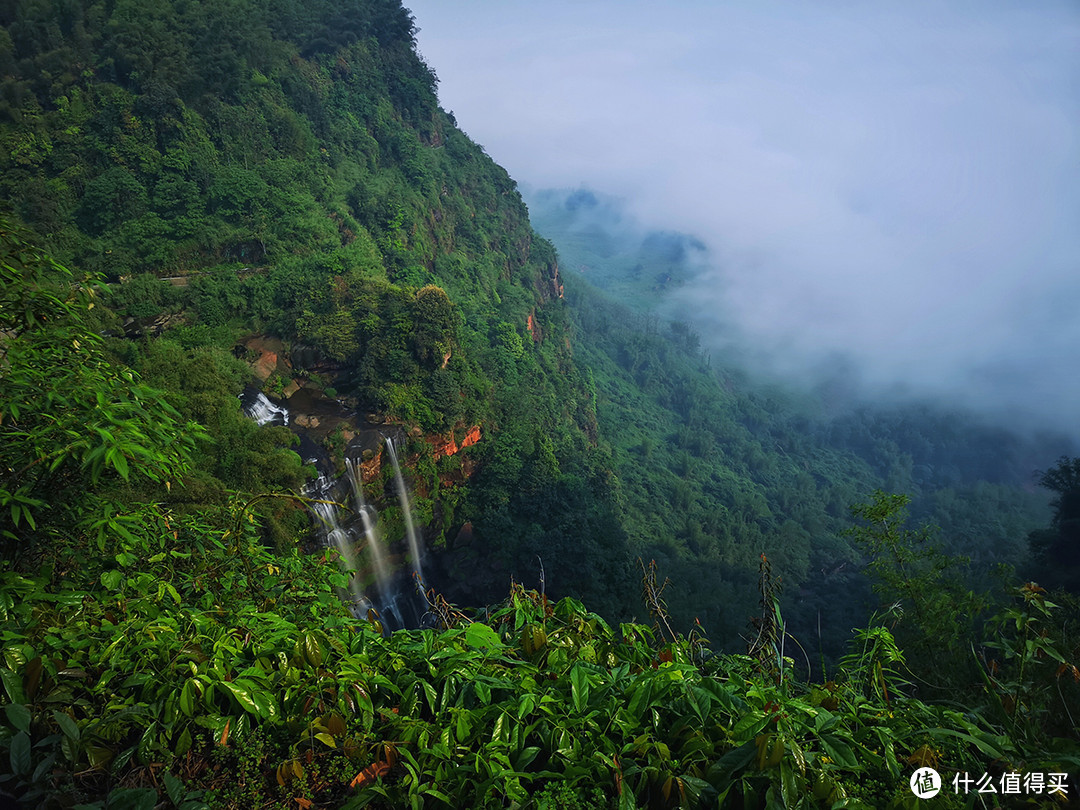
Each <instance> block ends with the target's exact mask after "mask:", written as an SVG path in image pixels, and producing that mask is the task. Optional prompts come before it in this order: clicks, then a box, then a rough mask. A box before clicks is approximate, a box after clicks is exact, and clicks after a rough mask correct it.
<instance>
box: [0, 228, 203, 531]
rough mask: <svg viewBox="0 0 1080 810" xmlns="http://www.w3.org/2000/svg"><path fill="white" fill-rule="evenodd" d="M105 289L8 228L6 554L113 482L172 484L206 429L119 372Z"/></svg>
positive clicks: (2, 506)
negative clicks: (108, 338) (99, 322)
mask: <svg viewBox="0 0 1080 810" xmlns="http://www.w3.org/2000/svg"><path fill="white" fill-rule="evenodd" d="M98 289H99V282H98V280H97V279H95V278H83V279H80V280H79V281H77V282H76V281H75V280H74V278H73V276H72V273H71V271H69V270H68V269H67V268H65V267H63V266H61V265H60V264H58V263H56V262H55V261H53V260H52V259H51V258H50V257H48V256H47V255H45V254H44V253H43V252H42V251H41V250H40V249H38V248H37V247H35V246H34V245H33V244H32V243H31V242H30V240H29V239H28V238H27V236H26V235H25V234H23V233H20V232H19V231H18V230H16V229H15V228H13V227H12V226H10V225H9V224H8V223H6V222H3V221H0V542H2V544H3V546H4V547H6V549H5V550H11V547H12V546H14V545H18V546H19V547H23V546H24V545H25V544H26V543H27V542H29V541H30V540H32V539H33V538H34V537H35V536H40V532H41V531H42V530H43V529H44V527H43V526H42V525H39V524H41V523H42V522H43V520H44V521H45V522H47V523H49V522H56V521H59V520H63V519H65V518H77V517H78V516H79V514H80V512H81V510H82V508H83V507H84V506H85V505H86V502H87V498H88V497H89V495H90V494H91V493H92V491H93V490H94V489H95V488H99V487H101V486H103V485H104V484H106V483H107V482H108V481H109V480H118V479H121V480H123V481H128V482H135V481H140V480H141V481H144V482H146V481H153V482H171V481H172V480H175V479H176V478H177V477H178V476H181V475H183V473H184V472H185V470H186V469H187V468H188V466H189V464H190V460H191V451H192V449H193V447H194V444H195V441H196V439H197V438H198V437H199V436H201V435H202V429H201V428H200V427H198V426H197V425H194V424H192V423H187V424H184V423H183V421H182V420H181V418H180V414H179V413H177V411H176V410H175V409H174V408H173V407H172V406H171V405H169V403H168V402H166V401H165V399H164V397H163V395H162V393H161V392H160V391H158V390H157V389H155V388H151V387H149V386H147V385H144V384H143V383H142V381H141V380H140V379H139V377H138V375H136V374H135V372H134V371H132V370H131V369H128V368H123V367H120V366H117V365H114V364H113V363H111V362H110V361H109V360H108V358H107V356H106V354H105V352H104V349H103V345H102V339H101V337H100V336H99V335H98V334H97V333H96V332H95V331H94V330H93V328H92V327H91V322H90V313H91V310H93V308H94V306H95V305H96V301H95V299H96V298H97V294H98Z"/></svg>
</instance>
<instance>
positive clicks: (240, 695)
mask: <svg viewBox="0 0 1080 810" xmlns="http://www.w3.org/2000/svg"><path fill="white" fill-rule="evenodd" d="M217 686H219V687H221V688H222V689H224V690H225V691H226V692H228V693H229V694H230V695H232V696H233V697H234V698H236V702H237V703H239V704H240V706H241V707H242V708H243V709H244V711H247V712H249V713H251V714H253V715H255V716H256V717H262V716H263V712H262V711H260V710H259V705H258V704H257V703H256V702H255V697H254V695H253V694H252V692H251V690H250V689H249V688H245V687H244V686H241V685H239V684H237V683H235V682H231V681H219V682H218V683H217Z"/></svg>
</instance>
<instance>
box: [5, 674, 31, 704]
mask: <svg viewBox="0 0 1080 810" xmlns="http://www.w3.org/2000/svg"><path fill="white" fill-rule="evenodd" d="M0 681H3V682H4V691H5V692H7V696H8V700H10V701H11V702H12V703H26V695H24V694H23V687H22V678H20V677H19V676H18V675H16V674H15V673H14V672H12V671H11V670H10V669H6V668H4V667H0Z"/></svg>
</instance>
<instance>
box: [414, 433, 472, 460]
mask: <svg viewBox="0 0 1080 810" xmlns="http://www.w3.org/2000/svg"><path fill="white" fill-rule="evenodd" d="M481 438H482V436H481V434H480V426H479V425H474V426H473V427H471V428H469V430H468V432H466V434H465V437H464V438H463V439H462V440H461V444H460V445H459V444H458V443H457V442H456V441H455V440H454V434H453V433H451V434H450V435H449V436H428V437H427V443H428V444H430V445H431V452H432V454H433V455H434V456H435V459H436V460H438V459H440V458H442V457H443V456H452V455H454V454H455V453H457V452H458V451H460V450H462V449H464V448H466V447H469V446H471V445H474V444H476V443H477V442H478V441H480V439H481Z"/></svg>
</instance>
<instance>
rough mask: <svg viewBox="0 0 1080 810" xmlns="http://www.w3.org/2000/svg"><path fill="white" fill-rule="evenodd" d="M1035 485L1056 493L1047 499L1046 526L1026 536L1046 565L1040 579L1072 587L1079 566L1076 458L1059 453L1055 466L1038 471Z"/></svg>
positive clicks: (1079, 502) (1079, 501) (1078, 461)
mask: <svg viewBox="0 0 1080 810" xmlns="http://www.w3.org/2000/svg"><path fill="white" fill-rule="evenodd" d="M1038 483H1039V486H1041V487H1045V488H1046V489H1049V490H1050V491H1051V492H1056V493H1057V497H1056V498H1054V500H1052V501H1051V502H1050V507H1051V508H1052V509H1053V510H1054V514H1053V517H1052V518H1051V520H1050V526H1049V528H1047V529H1038V530H1036V531H1034V532H1032V533H1031V534H1030V535H1028V542H1029V543H1030V545H1031V547H1032V551H1033V552H1034V556H1035V557H1036V558H1037V559H1038V560H1039V562H1040V563H1041V564H1043V565H1044V566H1046V570H1045V573H1043V575H1042V577H1041V578H1042V579H1043V580H1044V581H1045V582H1049V583H1051V584H1054V585H1057V584H1062V585H1070V584H1072V585H1073V587H1075V577H1074V576H1073V574H1075V570H1076V568H1077V567H1078V566H1080V458H1069V457H1068V456H1062V457H1061V458H1059V459H1058V463H1057V466H1055V467H1051V468H1050V469H1049V470H1044V471H1042V472H1041V473H1039V478H1038Z"/></svg>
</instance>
